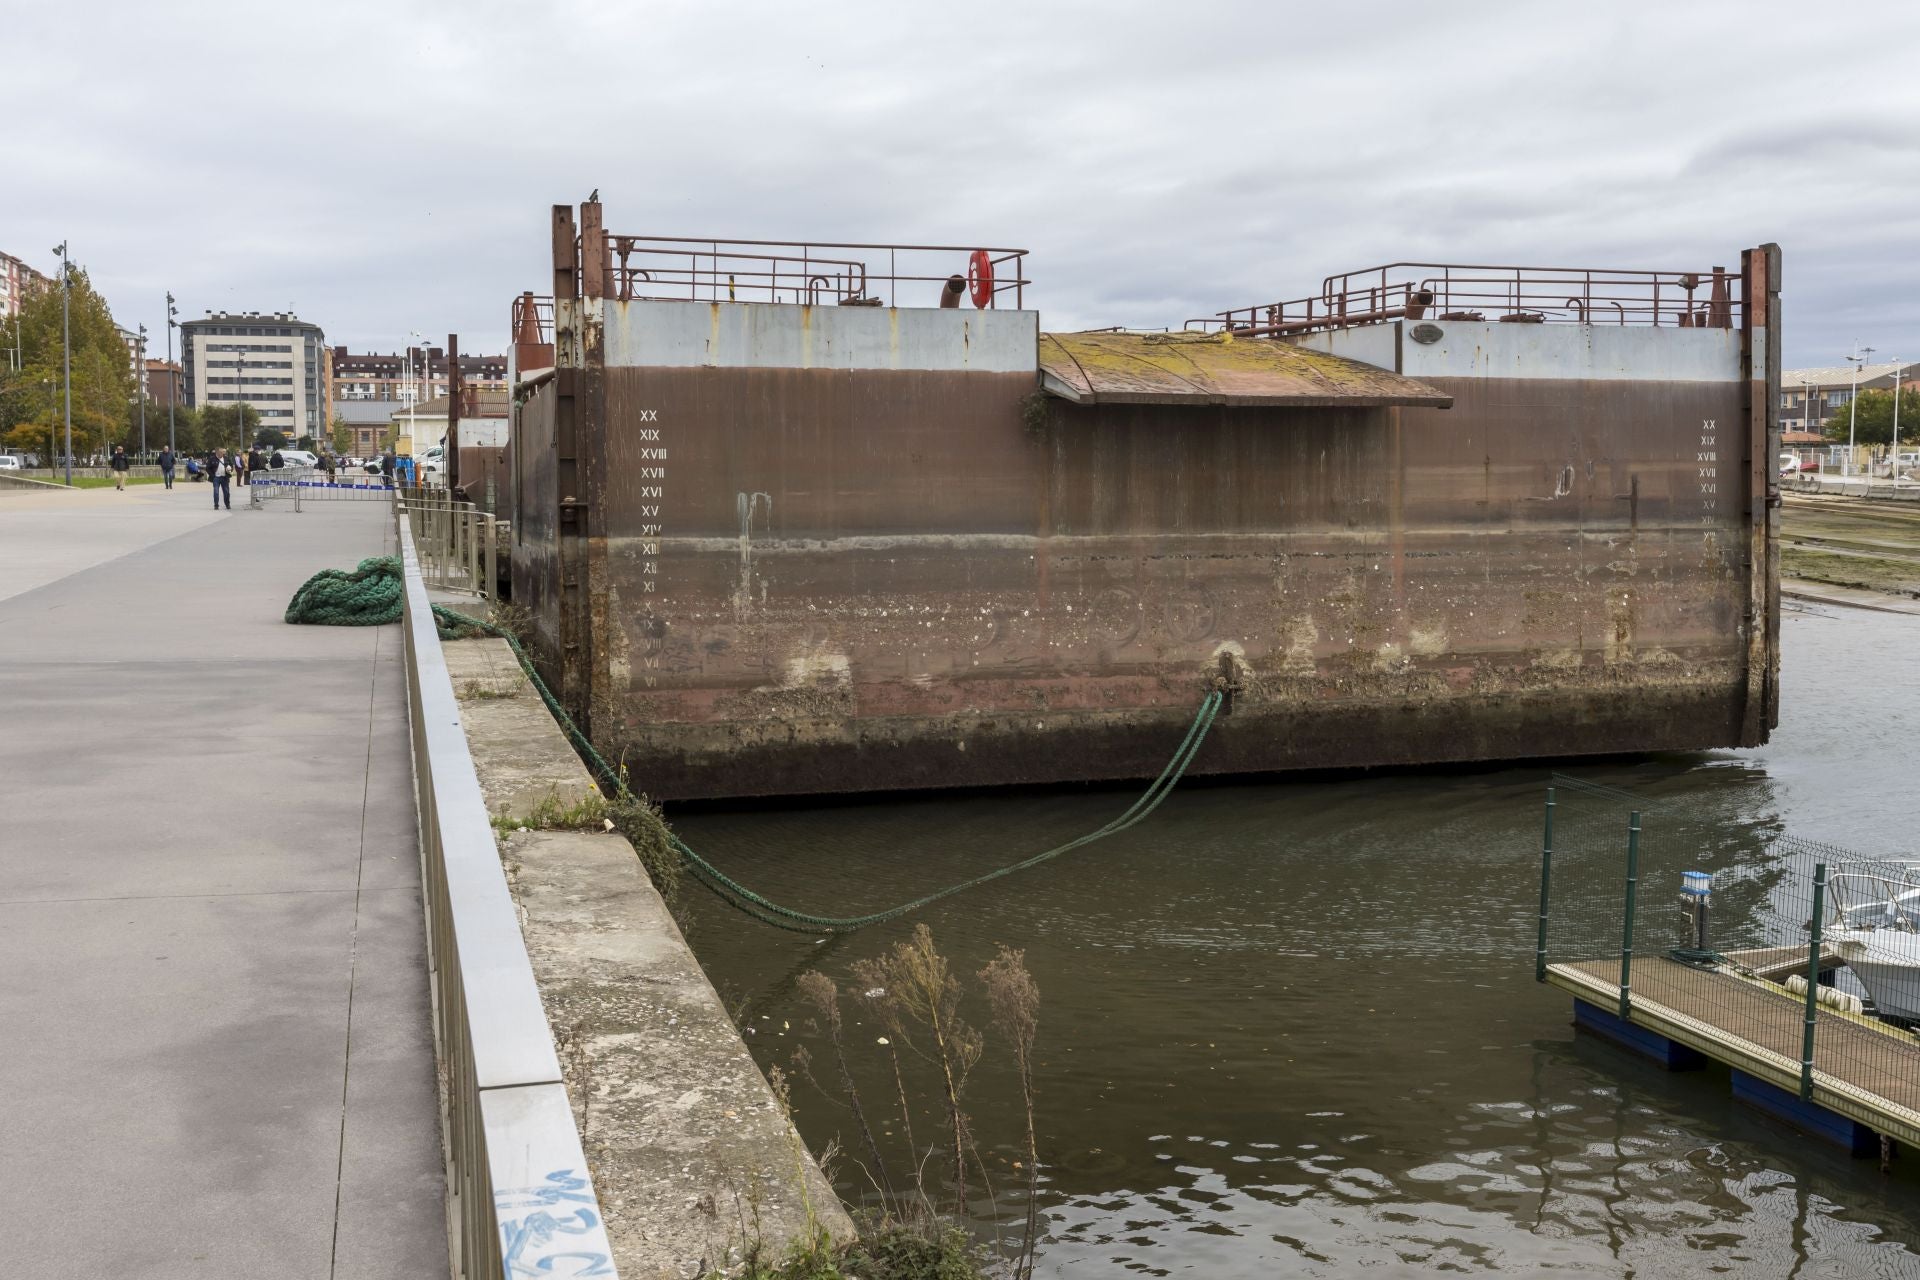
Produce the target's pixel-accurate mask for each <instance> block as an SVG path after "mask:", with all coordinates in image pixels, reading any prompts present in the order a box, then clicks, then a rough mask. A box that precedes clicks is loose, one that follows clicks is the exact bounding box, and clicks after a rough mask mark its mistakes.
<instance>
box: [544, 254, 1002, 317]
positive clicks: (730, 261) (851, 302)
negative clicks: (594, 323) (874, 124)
mask: <svg viewBox="0 0 1920 1280" xmlns="http://www.w3.org/2000/svg"><path fill="white" fill-rule="evenodd" d="M600 238H601V253H602V255H603V260H604V279H605V285H606V296H608V297H609V298H617V299H620V300H623V301H625V300H629V299H634V298H667V299H685V300H691V301H699V302H795V303H810V304H814V305H821V304H826V305H838V306H880V305H883V304H884V305H886V306H899V305H905V306H909V307H931V306H937V305H939V303H940V297H941V292H942V290H943V289H946V288H947V287H948V286H949V285H950V284H951V283H952V282H955V281H957V282H958V284H959V287H958V288H957V289H956V290H955V297H954V298H953V299H952V302H954V303H958V302H965V303H966V305H967V306H969V307H982V308H986V307H1000V306H1005V305H1009V304H1010V305H1011V306H1012V307H1013V308H1014V309H1016V310H1018V309H1019V308H1020V307H1022V306H1024V305H1025V302H1026V290H1027V286H1029V285H1030V284H1032V283H1033V282H1032V281H1031V280H1030V279H1028V278H1027V274H1026V258H1027V251H1026V250H1025V249H1006V248H993V247H985V246H982V247H976V246H973V245H937V244H862V243H856V242H849V241H797V240H796V241H783V240H730V239H726V238H720V239H708V238H705V237H700V236H623V235H613V234H611V233H607V232H601V233H600ZM587 251H589V250H588V249H586V248H583V249H582V250H581V252H587ZM516 305H518V304H516ZM516 319H518V313H517V312H516ZM516 332H518V330H517V329H516Z"/></svg>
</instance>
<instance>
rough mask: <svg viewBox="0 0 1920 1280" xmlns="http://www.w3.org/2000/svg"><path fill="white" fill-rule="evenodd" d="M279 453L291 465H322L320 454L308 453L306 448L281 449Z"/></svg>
mask: <svg viewBox="0 0 1920 1280" xmlns="http://www.w3.org/2000/svg"><path fill="white" fill-rule="evenodd" d="M279 453H280V457H281V460H282V461H284V462H285V463H286V465H287V466H289V467H317V466H319V465H320V455H319V454H317V453H308V452H307V451H306V450H305V449H281V450H280V451H279Z"/></svg>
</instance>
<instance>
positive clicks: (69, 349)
mask: <svg viewBox="0 0 1920 1280" xmlns="http://www.w3.org/2000/svg"><path fill="white" fill-rule="evenodd" d="M54 252H55V253H57V254H59V255H60V368H61V371H62V375H63V378H62V380H63V381H64V382H65V383H66V393H67V407H66V423H67V464H66V466H67V487H68V488H72V487H73V339H72V336H71V330H70V328H69V324H68V320H67V312H68V305H69V301H70V299H71V298H72V296H73V264H72V262H71V261H70V260H69V259H68V257H67V242H66V241H65V240H62V241H61V242H60V244H59V246H58V247H57V248H56V249H54Z"/></svg>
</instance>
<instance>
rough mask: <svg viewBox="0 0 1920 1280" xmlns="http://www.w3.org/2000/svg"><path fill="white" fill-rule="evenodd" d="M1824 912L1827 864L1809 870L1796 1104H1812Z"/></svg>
mask: <svg viewBox="0 0 1920 1280" xmlns="http://www.w3.org/2000/svg"><path fill="white" fill-rule="evenodd" d="M1826 909H1827V864H1826V863H1824V862H1820V863H1815V864H1814V868H1813V922H1812V924H1811V925H1810V926H1809V927H1808V934H1809V935H1810V936H1809V937H1808V940H1807V1019H1806V1026H1805V1028H1804V1029H1803V1030H1802V1031H1801V1033H1800V1101H1802V1102H1812V1101H1813V1028H1814V1024H1815V1022H1816V1020H1817V1018H1818V1014H1817V1012H1816V1010H1817V1009H1818V1008H1819V1004H1820V928H1821V925H1822V923H1823V921H1822V920H1821V918H1820V917H1821V916H1823V915H1825V914H1826Z"/></svg>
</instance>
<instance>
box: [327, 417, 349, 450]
mask: <svg viewBox="0 0 1920 1280" xmlns="http://www.w3.org/2000/svg"><path fill="white" fill-rule="evenodd" d="M328 435H329V436H330V437H331V438H332V440H333V451H334V452H335V453H338V454H351V453H352V452H353V428H352V427H350V426H348V425H347V420H346V419H345V418H335V419H334V420H333V429H332V430H331V431H330V432H328Z"/></svg>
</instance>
